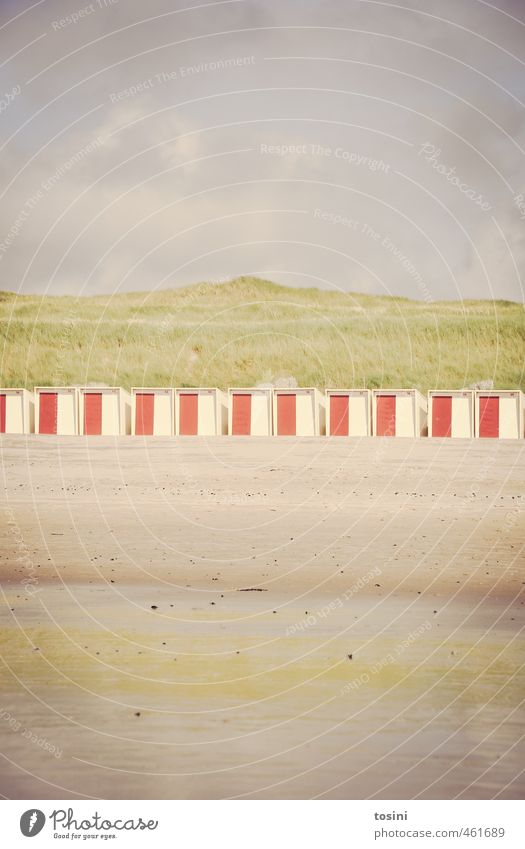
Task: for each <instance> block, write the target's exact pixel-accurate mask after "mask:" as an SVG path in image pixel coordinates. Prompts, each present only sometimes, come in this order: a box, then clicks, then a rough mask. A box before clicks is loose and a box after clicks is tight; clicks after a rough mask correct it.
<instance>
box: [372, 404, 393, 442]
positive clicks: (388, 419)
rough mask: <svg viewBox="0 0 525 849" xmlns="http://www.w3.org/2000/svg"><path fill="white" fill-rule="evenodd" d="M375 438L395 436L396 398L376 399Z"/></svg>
mask: <svg viewBox="0 0 525 849" xmlns="http://www.w3.org/2000/svg"><path fill="white" fill-rule="evenodd" d="M376 404H377V407H376V412H377V424H376V435H377V436H395V435H396V396H395V395H378V396H377V397H376Z"/></svg>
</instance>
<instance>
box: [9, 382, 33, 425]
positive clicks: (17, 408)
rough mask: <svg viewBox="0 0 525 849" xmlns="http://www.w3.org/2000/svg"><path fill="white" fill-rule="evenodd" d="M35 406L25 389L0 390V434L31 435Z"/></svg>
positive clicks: (31, 394) (30, 395)
mask: <svg viewBox="0 0 525 849" xmlns="http://www.w3.org/2000/svg"><path fill="white" fill-rule="evenodd" d="M34 429H35V404H34V397H33V393H32V392H28V390H27V389H0V433H33V431H34Z"/></svg>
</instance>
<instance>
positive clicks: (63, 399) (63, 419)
mask: <svg viewBox="0 0 525 849" xmlns="http://www.w3.org/2000/svg"><path fill="white" fill-rule="evenodd" d="M35 433H56V434H60V435H62V436H75V435H76V434H77V433H78V389H77V388H76V387H75V386H37V387H35Z"/></svg>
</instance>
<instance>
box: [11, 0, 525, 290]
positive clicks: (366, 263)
mask: <svg viewBox="0 0 525 849" xmlns="http://www.w3.org/2000/svg"><path fill="white" fill-rule="evenodd" d="M74 5H75V9H72V6H71V4H70V3H68V4H66V3H65V2H63V1H62V0H55V2H54V3H45V4H41V5H40V6H37V7H35V9H34V10H32V11H31V12H28V13H27V14H26V15H22V16H21V17H20V18H18V19H17V20H15V21H13V22H12V23H7V22H8V20H9V16H10V14H12V13H15V14H16V12H15V6H13V5H12V4H11V6H10V5H9V4H3V7H2V20H1V21H0V26H1V25H2V24H4V23H5V24H7V25H6V26H4V28H3V29H1V30H0V42H3V47H4V49H3V51H2V54H3V55H6V56H9V55H13V54H15V53H18V55H16V56H14V58H12V59H11V60H10V61H9V62H8V63H7V65H6V68H5V70H6V71H7V74H6V77H5V79H6V95H7V94H8V93H9V92H10V91H11V90H12V89H13V87H16V86H19V88H20V93H19V95H18V96H17V97H15V98H14V99H12V100H9V102H7V101H6V105H5V108H4V109H3V112H2V137H1V140H0V143H1V144H2V145H4V148H3V150H2V157H1V160H0V162H1V165H0V168H1V171H0V177H1V186H2V189H1V191H2V201H1V206H0V210H1V217H0V269H1V271H2V284H1V286H2V288H6V289H12V290H15V291H23V292H35V291H36V292H44V291H47V292H51V293H62V292H68V293H80V292H82V293H94V292H96V293H101V292H112V291H115V290H116V289H117V288H122V287H123V288H125V289H126V288H133V289H149V288H155V287H157V286H168V285H169V286H177V285H182V284H186V283H188V282H192V281H193V280H201V279H205V278H207V277H209V278H213V279H217V278H218V277H223V276H228V275H232V276H233V275H236V274H242V273H249V272H258V273H260V274H267V275H268V276H271V277H272V278H273V279H276V280H278V281H280V282H284V283H289V284H290V283H291V284H293V285H312V280H317V282H318V284H319V285H323V286H326V287H331V286H332V287H337V288H342V289H344V290H347V291H351V290H354V289H355V290H365V291H374V292H389V293H393V294H401V295H406V296H409V297H419V298H421V297H426V298H432V299H435V300H438V299H442V298H461V297H503V298H510V299H515V300H522V299H523V286H522V281H521V279H520V271H521V270H522V268H523V262H524V259H525V246H524V240H523V235H522V234H523V220H524V219H523V217H522V213H521V211H520V208H519V204H518V202H517V201H516V200H515V198H516V197H517V196H518V195H519V194H520V193H522V194H525V164H524V156H523V150H524V149H525V122H524V119H523V111H522V107H521V105H520V102H519V101H520V99H523V97H524V96H525V92H524V91H523V88H524V86H523V82H522V79H523V67H522V64H520V61H518V59H519V54H520V49H521V48H520V44H522V41H521V42H520V38H519V35H520V32H521V31H522V30H523V27H520V24H518V23H516V22H515V21H513V20H512V18H511V17H510V16H511V15H514V16H515V17H518V18H519V17H520V4H516V3H512V2H510V0H509V2H505V3H504V4H501V10H500V11H498V10H497V9H495V8H493V7H489V6H488V5H486V4H485V5H484V4H475V5H474V6H473V7H472V8H471V7H469V9H468V10H467V9H466V8H464V7H461V6H460V7H458V6H457V4H456V3H452V2H447V3H437V2H436V3H433V4H430V5H428V6H427V7H426V8H427V10H433V16H432V15H429V14H427V15H425V14H421V13H420V12H421V10H419V12H418V11H411V10H406V9H400V8H396V6H395V4H389V3H355V4H352V5H351V6H350V5H349V4H348V3H346V2H342V0H341V2H335V0H333V1H332V2H329V3H326V2H324V3H321V2H313V0H309V2H299V0H297V2H296V0H294V1H293V2H292V1H291V0H287V2H284V3H283V2H279V3H277V2H270V3H254V2H250V1H249V0H248V2H238V3H222V4H221V3H214V4H211V5H206V4H205V5H206V7H205V8H204V7H202V8H199V7H200V6H202V4H195V8H193V9H191V10H189V11H184V12H178V13H177V14H172V13H173V12H176V11H177V10H174V9H172V7H171V6H170V5H169V4H165V3H163V2H160V0H154V2H152V3H150V4H148V7H147V9H145V7H144V5H143V4H141V3H138V2H127V3H124V2H122V1H121V0H119V2H114V3H113V4H110V3H109V2H107V4H106V5H104V2H103V0H101V3H100V4H99V3H98V0H97V2H96V3H94V4H84V5H83V4H82V3H79V4H74ZM89 6H92V7H93V8H92V9H90V10H88V7H89ZM16 8H19V7H18V5H16ZM82 9H83V10H84V11H85V12H86V13H85V14H84V15H83V16H81V17H78V19H75V21H73V20H72V14H73V12H77V13H79V12H80V10H82ZM86 10H88V11H86ZM504 12H507V14H504ZM68 15H69V16H70V18H71V19H69V20H68V19H67V16H68ZM438 18H441V19H444V20H438ZM446 19H448V20H449V21H450V22H451V23H447V20H446ZM57 22H58V23H57ZM60 22H62V23H60ZM35 39H37V40H36V41H35V43H34V44H33V45H32V46H30V47H27V48H25V49H23V48H24V45H27V44H29V43H30V42H31V41H34V40H35ZM513 54H514V55H516V56H518V59H516V58H513ZM6 95H4V100H6ZM2 102H4V101H2ZM10 137H11V138H10ZM424 144H427V145H432V146H433V147H434V148H435V150H436V151H439V153H438V154H437V155H436V158H435V161H434V162H428V161H427V160H426V159H425V158H424V157H423V156H422V155H421V153H420V151H421V148H422V145H424ZM90 145H91V147H90ZM264 146H266V147H264ZM269 148H273V149H274V150H273V152H268V149H269ZM374 163H375V165H374ZM381 163H382V165H381ZM436 163H437V164H436ZM450 169H453V175H454V176H455V177H456V178H457V179H456V183H455V182H454V181H453V180H451V179H450V174H449V175H448V177H447V172H450ZM57 174H58V175H59V176H58V178H57V179H55V180H54V182H53V181H52V178H53V175H55V176H56V175H57ZM50 180H51V181H52V184H51V185H50V187H49V188H43V187H45V186H48V184H49V183H50ZM462 187H463V188H462ZM467 190H471V191H470V195H469V194H468V193H467ZM471 195H476V196H483V198H484V199H486V201H487V203H488V205H489V207H490V208H489V209H488V210H483V209H481V208H480V206H479V205H478V204H476V202H475V201H473V200H472V197H471ZM316 210H321V211H322V212H323V213H325V215H324V217H323V215H321V214H316ZM341 218H346V219H348V220H350V221H352V222H354V224H353V225H352V226H349V225H348V224H341V223H340V219H341ZM334 221H335V222H337V223H334ZM17 222H18V224H17ZM13 228H14V229H15V230H16V235H15V236H14V237H13Z"/></svg>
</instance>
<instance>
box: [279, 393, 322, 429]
mask: <svg viewBox="0 0 525 849" xmlns="http://www.w3.org/2000/svg"><path fill="white" fill-rule="evenodd" d="M273 432H274V435H275V436H319V435H321V434H324V433H325V398H324V395H322V393H321V392H319V390H318V389H311V388H309V389H303V388H298V389H274V390H273Z"/></svg>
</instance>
